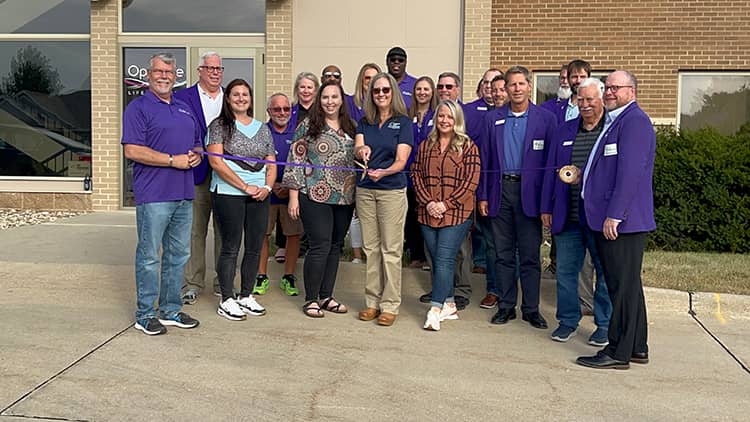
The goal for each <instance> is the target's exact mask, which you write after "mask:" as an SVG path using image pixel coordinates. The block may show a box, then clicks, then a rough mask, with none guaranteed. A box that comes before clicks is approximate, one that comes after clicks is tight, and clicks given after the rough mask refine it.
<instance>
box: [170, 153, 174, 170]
mask: <svg viewBox="0 0 750 422" xmlns="http://www.w3.org/2000/svg"><path fill="white" fill-rule="evenodd" d="M172 163H174V157H173V156H172V154H169V167H172Z"/></svg>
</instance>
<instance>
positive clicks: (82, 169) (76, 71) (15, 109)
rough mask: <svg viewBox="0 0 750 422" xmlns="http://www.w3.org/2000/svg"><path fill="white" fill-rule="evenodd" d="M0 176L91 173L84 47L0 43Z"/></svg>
mask: <svg viewBox="0 0 750 422" xmlns="http://www.w3.org/2000/svg"><path fill="white" fill-rule="evenodd" d="M0 58H1V59H0V176H79V177H80V176H85V175H90V173H91V70H90V68H91V61H90V58H89V42H88V41H0Z"/></svg>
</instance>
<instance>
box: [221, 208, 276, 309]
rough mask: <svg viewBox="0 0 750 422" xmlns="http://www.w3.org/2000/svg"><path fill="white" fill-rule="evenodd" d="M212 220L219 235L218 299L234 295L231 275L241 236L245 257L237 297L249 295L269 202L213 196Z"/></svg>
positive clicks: (256, 269) (258, 256) (235, 262)
mask: <svg viewBox="0 0 750 422" xmlns="http://www.w3.org/2000/svg"><path fill="white" fill-rule="evenodd" d="M213 203H214V218H216V222H217V223H218V225H219V231H220V232H221V254H220V255H219V266H218V268H217V269H216V272H217V274H218V275H219V286H220V287H221V300H222V301H224V300H226V299H227V298H229V297H233V296H234V293H233V291H234V275H235V273H236V271H237V255H238V254H239V250H240V245H241V243H242V234H243V232H244V235H245V254H244V255H243V257H242V265H241V267H240V276H241V279H242V284H241V288H240V296H243V297H244V296H249V295H250V294H251V293H252V291H253V283H254V281H255V276H256V275H257V274H258V263H259V261H260V249H261V248H262V247H263V239H264V238H265V236H266V227H267V226H268V209H269V202H268V198H266V200H265V201H263V202H258V201H256V200H254V199H252V198H251V197H249V196H245V195H242V196H240V195H222V194H217V193H213Z"/></svg>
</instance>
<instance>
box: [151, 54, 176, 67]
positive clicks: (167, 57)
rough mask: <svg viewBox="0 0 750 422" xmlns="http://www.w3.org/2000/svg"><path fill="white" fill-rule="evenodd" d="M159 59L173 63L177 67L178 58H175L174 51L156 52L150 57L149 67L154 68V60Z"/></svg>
mask: <svg viewBox="0 0 750 422" xmlns="http://www.w3.org/2000/svg"><path fill="white" fill-rule="evenodd" d="M155 59H159V60H161V61H163V62H164V63H166V64H171V65H172V66H173V67H177V60H175V58H174V55H173V54H172V53H164V52H162V53H156V54H154V55H152V56H151V57H150V58H149V59H148V69H149V70H152V69H153V68H154V60H155Z"/></svg>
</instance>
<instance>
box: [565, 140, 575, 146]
mask: <svg viewBox="0 0 750 422" xmlns="http://www.w3.org/2000/svg"><path fill="white" fill-rule="evenodd" d="M571 145H573V141H564V142H563V146H564V147H569V146H571Z"/></svg>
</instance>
